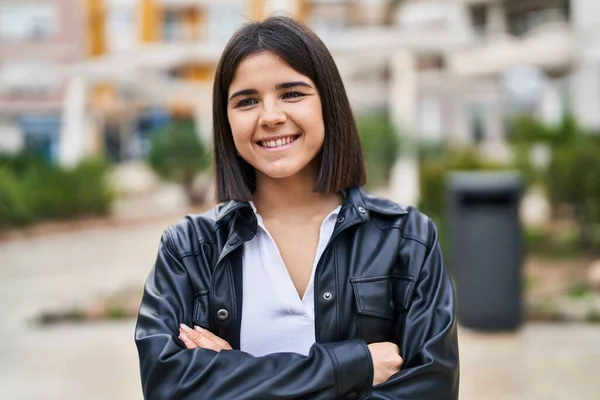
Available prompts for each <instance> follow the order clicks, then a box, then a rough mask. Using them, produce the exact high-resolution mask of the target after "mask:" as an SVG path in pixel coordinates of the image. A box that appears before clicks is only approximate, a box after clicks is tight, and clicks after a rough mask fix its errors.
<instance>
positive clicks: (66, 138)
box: [58, 77, 87, 167]
mask: <svg viewBox="0 0 600 400" xmlns="http://www.w3.org/2000/svg"><path fill="white" fill-rule="evenodd" d="M86 103H87V82H86V81H85V79H84V78H83V77H74V78H71V79H70V80H69V82H68V84H67V90H66V93H65V100H64V103H63V109H62V119H61V125H62V126H61V131H60V143H59V148H58V162H59V164H61V165H63V166H67V167H70V166H74V165H75V164H77V163H78V162H79V161H80V160H81V159H82V158H83V156H84V154H85V150H86V136H87V135H86V134H87V124H86Z"/></svg>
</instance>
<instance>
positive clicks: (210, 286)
mask: <svg viewBox="0 0 600 400" xmlns="http://www.w3.org/2000/svg"><path fill="white" fill-rule="evenodd" d="M256 229H257V221H256V217H255V215H254V213H253V211H252V208H251V207H250V205H249V204H248V203H245V202H235V201H232V202H228V203H226V204H224V205H222V206H220V207H216V208H215V209H213V210H212V211H211V212H208V213H206V214H203V215H190V216H188V217H186V218H185V219H184V220H182V221H181V222H179V223H177V224H176V225H174V226H172V227H170V228H168V229H167V230H166V231H165V232H164V234H163V237H162V239H161V242H160V249H159V253H158V257H157V259H156V264H155V266H154V268H153V269H152V271H151V272H150V275H149V277H148V280H147V282H146V286H145V290H144V295H143V299H142V304H141V307H140V311H139V316H138V320H137V326H136V330H135V340H136V344H137V348H138V352H139V357H140V369H141V377H142V386H143V392H144V396H145V398H146V399H161V400H164V399H210V400H212V399H235V400H242V399H259V400H266V399H403V400H404V399H406V400H408V399H411V400H414V399H433V400H437V399H440V400H442V399H457V398H458V345H457V336H456V323H455V315H454V294H453V289H452V284H451V282H450V279H449V277H448V275H447V273H446V270H445V268H444V265H443V260H442V253H441V251H440V247H439V244H438V238H437V232H436V228H435V226H434V224H433V223H432V222H431V220H429V219H428V218H427V217H426V216H424V215H423V214H421V213H419V212H418V211H416V210H415V209H413V208H403V207H401V206H399V205H398V204H395V203H393V202H391V201H388V200H385V199H381V198H378V197H374V196H370V195H366V194H365V193H364V192H363V191H362V190H361V189H358V188H356V189H350V190H348V191H347V192H346V196H345V199H344V203H343V205H342V208H341V210H340V213H339V215H338V219H337V223H336V226H335V229H334V231H333V234H332V237H331V240H330V241H329V244H328V245H327V247H326V249H325V251H324V252H323V255H322V257H321V259H320V260H319V263H318V265H317V270H316V272H315V277H314V291H315V330H316V332H315V334H316V341H317V343H315V344H314V345H313V347H312V348H311V350H310V353H309V355H308V356H303V355H299V354H294V353H274V354H270V355H267V356H263V357H253V356H251V355H250V354H248V353H244V352H242V351H240V350H239V346H240V322H241V318H242V315H241V310H242V250H243V244H244V242H246V241H248V240H250V239H251V238H252V237H253V236H254V235H255V233H256ZM325 293H327V294H326V295H325ZM180 322H183V323H185V324H188V325H189V326H191V325H192V324H196V325H200V326H202V327H204V328H207V329H210V330H211V331H212V332H214V333H215V334H216V335H218V336H220V337H222V338H223V339H225V340H227V341H228V342H229V343H230V344H231V346H232V347H233V349H234V350H231V351H221V352H220V353H215V352H213V351H211V350H205V349H201V348H197V349H193V350H187V349H185V347H184V345H183V343H182V342H181V341H180V340H179V339H178V338H177V336H178V324H179V323H180ZM382 341H391V342H394V343H396V344H397V345H398V346H399V347H400V349H401V354H402V357H403V359H404V365H403V366H402V369H401V370H400V372H398V373H397V374H395V375H393V376H392V377H391V378H390V379H389V380H388V381H387V382H385V383H384V384H381V385H378V386H375V387H373V385H372V381H373V367H372V361H371V358H370V353H369V351H368V348H367V344H368V343H374V342H382Z"/></svg>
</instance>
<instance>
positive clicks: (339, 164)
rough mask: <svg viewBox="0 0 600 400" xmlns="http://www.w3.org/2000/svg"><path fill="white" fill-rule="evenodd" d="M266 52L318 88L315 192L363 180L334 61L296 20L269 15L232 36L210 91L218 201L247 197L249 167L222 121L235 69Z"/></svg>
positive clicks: (252, 177) (251, 179) (252, 185)
mask: <svg viewBox="0 0 600 400" xmlns="http://www.w3.org/2000/svg"><path fill="white" fill-rule="evenodd" d="M260 52H271V53H273V54H275V55H277V56H278V57H280V58H281V59H282V60H283V61H285V62H286V63H287V64H288V65H289V66H290V67H292V68H293V69H294V70H296V71H298V72H299V73H301V74H302V75H304V76H307V77H308V78H310V79H311V80H312V81H313V82H314V83H315V85H316V86H317V91H318V93H319V96H320V98H321V104H322V108H323V111H322V112H323V122H324V125H325V140H324V143H323V148H322V150H321V151H320V153H319V155H317V157H320V159H321V167H320V172H319V175H318V178H317V181H316V183H315V187H314V191H315V192H321V193H336V192H339V191H342V190H344V189H347V188H350V187H354V186H362V185H364V184H365V181H366V174H365V166H364V161H363V154H362V148H361V145H360V139H359V136H358V131H357V129H356V122H355V121H354V116H353V114H352V109H351V108H350V102H349V101H348V96H347V95H346V91H345V89H344V84H343V82H342V78H341V77H340V74H339V71H338V69H337V67H336V65H335V62H334V61H333V57H332V56H331V54H330V53H329V51H328V50H327V48H326V47H325V45H324V44H323V42H322V41H321V39H319V38H318V37H317V35H316V34H315V33H314V32H312V31H311V30H310V29H309V28H308V27H306V26H305V25H304V24H302V23H301V22H298V21H296V20H294V19H292V18H289V17H281V16H272V17H269V18H267V19H265V20H264V21H261V22H250V23H247V24H245V25H244V26H242V27H241V28H240V29H238V30H237V31H236V32H235V33H234V35H233V36H232V37H231V39H230V40H229V42H228V43H227V45H226V46H225V49H224V50H223V54H222V55H221V59H220V60H219V64H218V66H217V70H216V75H215V82H214V87H213V145H214V163H215V165H214V168H215V175H216V176H215V178H216V197H217V201H219V202H221V201H227V200H239V201H248V200H251V199H252V193H253V192H254V190H255V189H256V174H255V171H254V168H253V167H252V166H251V165H250V164H248V163H247V162H246V161H245V160H243V159H242V158H241V157H240V156H238V155H237V154H236V149H235V145H234V142H233V136H232V133H231V127H230V126H229V120H228V118H227V94H228V91H229V86H230V85H231V82H232V81H233V78H234V76H235V72H236V69H237V67H238V65H239V64H240V63H241V62H242V61H243V60H244V59H245V58H246V57H248V56H250V55H252V54H256V53H260Z"/></svg>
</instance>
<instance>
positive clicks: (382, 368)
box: [369, 342, 403, 386]
mask: <svg viewBox="0 0 600 400" xmlns="http://www.w3.org/2000/svg"><path fill="white" fill-rule="evenodd" d="M369 351H370V352H371V358H372V359H373V386H375V385H379V384H380V383H384V382H386V381H387V380H388V379H389V378H390V376H392V375H394V374H395V373H396V372H398V371H400V367H402V362H403V360H402V357H400V349H399V348H398V346H396V345H395V344H394V343H390V342H380V343H371V344H370V345H369Z"/></svg>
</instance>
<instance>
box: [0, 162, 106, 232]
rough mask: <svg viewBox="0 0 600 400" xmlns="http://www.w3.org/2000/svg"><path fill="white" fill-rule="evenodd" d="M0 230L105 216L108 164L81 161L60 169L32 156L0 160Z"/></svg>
mask: <svg viewBox="0 0 600 400" xmlns="http://www.w3.org/2000/svg"><path fill="white" fill-rule="evenodd" d="M0 160H1V162H2V163H1V164H0V227H10V226H23V225H27V224H30V223H33V222H36V221H43V220H56V219H68V218H74V217H79V216H84V215H103V214H106V213H107V212H108V211H109V209H110V205H111V202H112V199H113V194H112V192H111V190H110V188H109V186H108V182H107V180H106V176H107V172H108V168H109V167H108V164H106V163H105V162H104V161H102V160H91V159H90V160H85V161H83V162H82V163H80V164H79V165H77V166H76V167H75V168H71V169H64V168H61V167H59V166H56V165H51V164H48V163H46V162H45V161H43V160H42V159H40V158H37V157H36V156H32V155H29V154H18V155H16V156H7V155H3V156H0Z"/></svg>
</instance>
